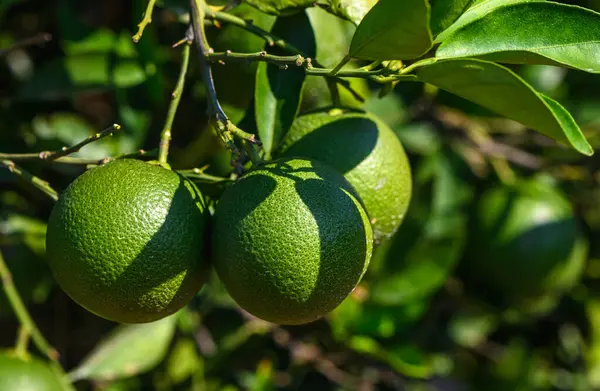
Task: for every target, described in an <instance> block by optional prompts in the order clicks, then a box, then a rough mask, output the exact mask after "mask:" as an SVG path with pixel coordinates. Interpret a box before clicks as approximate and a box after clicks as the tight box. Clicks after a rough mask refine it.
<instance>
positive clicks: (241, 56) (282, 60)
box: [206, 50, 311, 67]
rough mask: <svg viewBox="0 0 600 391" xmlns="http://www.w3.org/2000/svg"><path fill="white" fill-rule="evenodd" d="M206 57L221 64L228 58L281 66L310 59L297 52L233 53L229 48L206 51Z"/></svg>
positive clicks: (300, 63)
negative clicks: (287, 53) (293, 53)
mask: <svg viewBox="0 0 600 391" xmlns="http://www.w3.org/2000/svg"><path fill="white" fill-rule="evenodd" d="M206 58H207V60H208V61H210V62H219V63H221V64H224V63H226V62H227V61H229V60H231V61H237V62H250V61H262V62H268V63H271V64H275V65H279V66H281V67H285V66H288V65H295V66H298V67H300V66H303V65H304V64H307V63H310V61H311V59H310V58H305V57H302V56H301V55H299V54H298V55H295V56H276V55H273V54H269V53H267V52H265V51H262V52H255V53H234V52H232V51H231V50H228V51H226V52H216V53H208V54H207V55H206Z"/></svg>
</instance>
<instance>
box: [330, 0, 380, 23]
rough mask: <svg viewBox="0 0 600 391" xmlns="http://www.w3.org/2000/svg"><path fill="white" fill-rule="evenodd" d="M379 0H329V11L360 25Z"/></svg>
mask: <svg viewBox="0 0 600 391" xmlns="http://www.w3.org/2000/svg"><path fill="white" fill-rule="evenodd" d="M376 3H377V0H329V7H328V8H327V11H329V12H331V13H332V14H334V15H337V16H339V17H340V18H342V19H346V20H349V21H350V22H352V23H354V24H355V25H357V26H358V25H359V24H360V22H361V21H362V20H363V18H364V17H365V15H366V14H367V13H368V12H369V10H370V9H371V8H373V6H374V5H375V4H376Z"/></svg>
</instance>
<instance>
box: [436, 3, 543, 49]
mask: <svg viewBox="0 0 600 391" xmlns="http://www.w3.org/2000/svg"><path fill="white" fill-rule="evenodd" d="M533 1H544V0H475V1H473V2H472V4H471V6H470V7H469V9H467V10H466V11H465V13H463V14H462V15H461V16H460V18H458V20H457V21H456V22H454V23H453V24H452V25H450V27H448V28H447V29H446V30H444V31H442V32H441V33H440V34H439V35H438V36H437V37H436V39H435V42H436V43H438V42H442V41H444V40H445V39H446V38H448V37H449V36H450V35H451V34H452V33H454V32H455V31H457V30H458V29H460V28H462V27H464V26H466V25H468V24H469V23H472V22H474V21H476V20H478V19H480V18H483V17H484V16H486V15H487V14H489V13H490V12H492V11H494V10H495V9H496V8H499V7H506V6H509V5H512V4H517V3H529V2H533ZM432 18H433V16H432Z"/></svg>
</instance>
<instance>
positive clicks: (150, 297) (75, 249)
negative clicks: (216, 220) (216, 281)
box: [46, 159, 208, 323]
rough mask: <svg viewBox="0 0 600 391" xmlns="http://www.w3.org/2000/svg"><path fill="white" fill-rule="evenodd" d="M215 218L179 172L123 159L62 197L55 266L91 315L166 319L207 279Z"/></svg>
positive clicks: (52, 228) (52, 238)
mask: <svg viewBox="0 0 600 391" xmlns="http://www.w3.org/2000/svg"><path fill="white" fill-rule="evenodd" d="M207 225H208V214H207V211H206V207H205V203H204V200H203V198H202V194H200V192H199V191H198V189H197V188H196V187H195V186H194V185H193V184H192V183H191V182H190V181H188V180H186V179H184V178H183V177H182V176H180V175H178V174H177V173H175V172H173V171H170V170H167V169H165V168H162V167H160V166H157V165H151V164H148V163H145V162H142V161H138V160H131V159H123V160H116V161H113V162H110V163H108V164H106V165H103V166H100V167H98V168H94V169H92V170H90V171H87V172H86V173H84V174H83V175H81V176H80V177H78V178H77V179H76V180H75V181H74V182H73V183H72V184H71V185H70V186H69V187H68V188H67V189H66V190H65V192H64V193H63V194H61V196H60V199H59V201H58V202H57V204H56V206H55V207H54V209H53V210H52V214H51V216H50V220H49V222H48V231H47V236H46V248H47V252H48V263H49V265H50V269H51V270H52V273H53V275H54V278H55V279H56V281H57V282H58V283H59V285H60V286H61V288H62V289H63V290H64V291H65V292H66V293H67V294H68V295H69V296H70V297H71V298H72V299H73V300H75V301H76V302H77V303H78V304H79V305H81V306H83V307H84V308H86V309H87V310H89V311H91V312H93V313H95V314H97V315H99V316H101V317H104V318H106V319H109V320H113V321H116V322H121V323H145V322H151V321H154V320H157V319H161V318H164V317H165V316H168V315H170V314H172V313H174V312H176V311H177V310H179V309H180V308H181V307H183V306H184V305H185V304H187V303H188V302H189V301H190V300H191V299H192V298H193V296H194V295H195V294H196V293H197V292H198V290H199V289H200V287H201V286H202V284H203V283H204V281H205V278H206V275H207V270H206V268H207V265H208V263H207V260H208V257H207V256H206V255H205V251H206V245H205V243H206V233H207V232H208V231H207Z"/></svg>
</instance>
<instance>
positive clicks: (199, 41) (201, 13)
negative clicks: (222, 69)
mask: <svg viewBox="0 0 600 391" xmlns="http://www.w3.org/2000/svg"><path fill="white" fill-rule="evenodd" d="M190 6H191V10H192V29H191V32H192V34H193V40H194V44H195V46H196V49H197V51H198V54H199V57H200V69H201V71H202V78H203V80H204V85H205V87H206V92H207V94H208V98H209V99H208V115H209V117H211V118H213V120H212V123H213V125H214V126H215V129H216V130H217V132H218V133H219V135H220V137H221V139H222V140H223V141H224V142H225V144H226V145H227V147H228V148H229V149H230V150H231V151H232V153H233V155H234V156H239V155H240V153H239V150H238V148H237V146H236V145H235V143H234V141H233V136H234V135H235V136H237V137H239V138H241V139H242V140H245V141H248V142H250V144H251V145H250V148H254V146H255V145H257V144H260V142H259V141H258V139H257V138H256V136H255V135H253V134H249V133H246V132H244V131H243V130H242V129H240V128H238V127H237V126H235V125H234V124H233V123H232V122H231V121H229V118H228V117H227V114H225V111H224V110H223V108H222V107H221V104H220V103H219V99H218V98H217V91H216V88H215V81H214V79H213V75H212V69H211V67H210V63H209V61H208V57H209V56H210V54H211V53H212V49H211V48H210V46H209V44H208V41H207V40H206V34H205V31H204V18H205V16H206V14H205V12H206V9H207V7H205V4H204V1H203V0H190ZM252 155H254V154H252Z"/></svg>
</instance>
